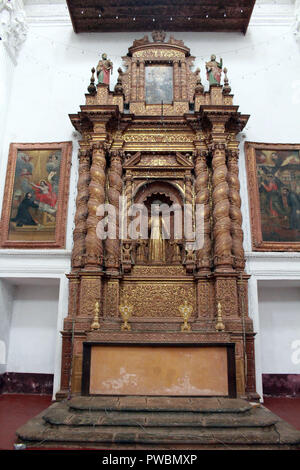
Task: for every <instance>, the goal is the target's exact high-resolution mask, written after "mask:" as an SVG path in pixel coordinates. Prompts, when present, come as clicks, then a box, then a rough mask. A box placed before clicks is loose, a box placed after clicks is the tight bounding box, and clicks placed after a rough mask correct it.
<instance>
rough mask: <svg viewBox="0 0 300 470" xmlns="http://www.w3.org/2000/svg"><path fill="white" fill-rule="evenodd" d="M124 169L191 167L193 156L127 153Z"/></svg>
mask: <svg viewBox="0 0 300 470" xmlns="http://www.w3.org/2000/svg"><path fill="white" fill-rule="evenodd" d="M125 158H126V162H125V164H124V166H123V167H124V169H128V170H129V169H145V168H174V169H175V168H176V169H182V170H185V169H188V170H190V169H192V168H193V166H194V165H193V157H192V155H191V154H186V155H182V154H181V153H179V152H176V153H146V152H145V153H142V152H137V153H135V154H134V155H131V154H127V155H126V157H125Z"/></svg>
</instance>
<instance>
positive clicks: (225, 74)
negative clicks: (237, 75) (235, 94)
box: [223, 67, 231, 95]
mask: <svg viewBox="0 0 300 470" xmlns="http://www.w3.org/2000/svg"><path fill="white" fill-rule="evenodd" d="M223 72H224V87H223V93H224V94H225V95H229V93H230V92H231V88H230V86H229V80H228V77H227V68H226V67H224V69H223Z"/></svg>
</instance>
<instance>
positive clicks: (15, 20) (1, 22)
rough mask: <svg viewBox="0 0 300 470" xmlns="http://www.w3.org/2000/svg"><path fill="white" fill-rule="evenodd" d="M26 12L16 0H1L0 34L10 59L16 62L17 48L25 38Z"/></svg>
mask: <svg viewBox="0 0 300 470" xmlns="http://www.w3.org/2000/svg"><path fill="white" fill-rule="evenodd" d="M27 31H28V25H27V22H26V14H25V11H24V9H23V6H22V5H21V2H19V1H18V0H2V2H1V4H0V36H1V39H2V41H3V43H4V45H5V47H6V49H7V51H8V53H9V55H10V57H11V58H12V60H13V61H14V62H15V63H16V59H17V56H18V53H19V50H20V48H21V46H22V44H23V42H24V41H25V40H26V37H27Z"/></svg>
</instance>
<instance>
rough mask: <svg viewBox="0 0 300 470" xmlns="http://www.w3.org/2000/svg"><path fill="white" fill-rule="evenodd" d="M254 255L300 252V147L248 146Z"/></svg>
mask: <svg viewBox="0 0 300 470" xmlns="http://www.w3.org/2000/svg"><path fill="white" fill-rule="evenodd" d="M245 149H246V160H247V170H248V189H249V201H250V210H251V228H252V246H253V250H254V251H299V250H300V145H298V144H291V145H289V144H262V143H251V142H246V144H245Z"/></svg>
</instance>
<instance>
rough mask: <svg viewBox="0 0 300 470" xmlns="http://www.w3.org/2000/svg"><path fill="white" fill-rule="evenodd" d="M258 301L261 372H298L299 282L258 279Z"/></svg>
mask: <svg viewBox="0 0 300 470" xmlns="http://www.w3.org/2000/svg"><path fill="white" fill-rule="evenodd" d="M258 301H259V314H260V315H259V316H260V335H261V343H262V349H261V354H262V373H263V374H300V363H298V362H297V361H296V360H295V358H294V352H295V349H296V348H295V345H296V342H298V343H299V345H298V347H299V346H300V283H299V282H295V281H259V283H258Z"/></svg>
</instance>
